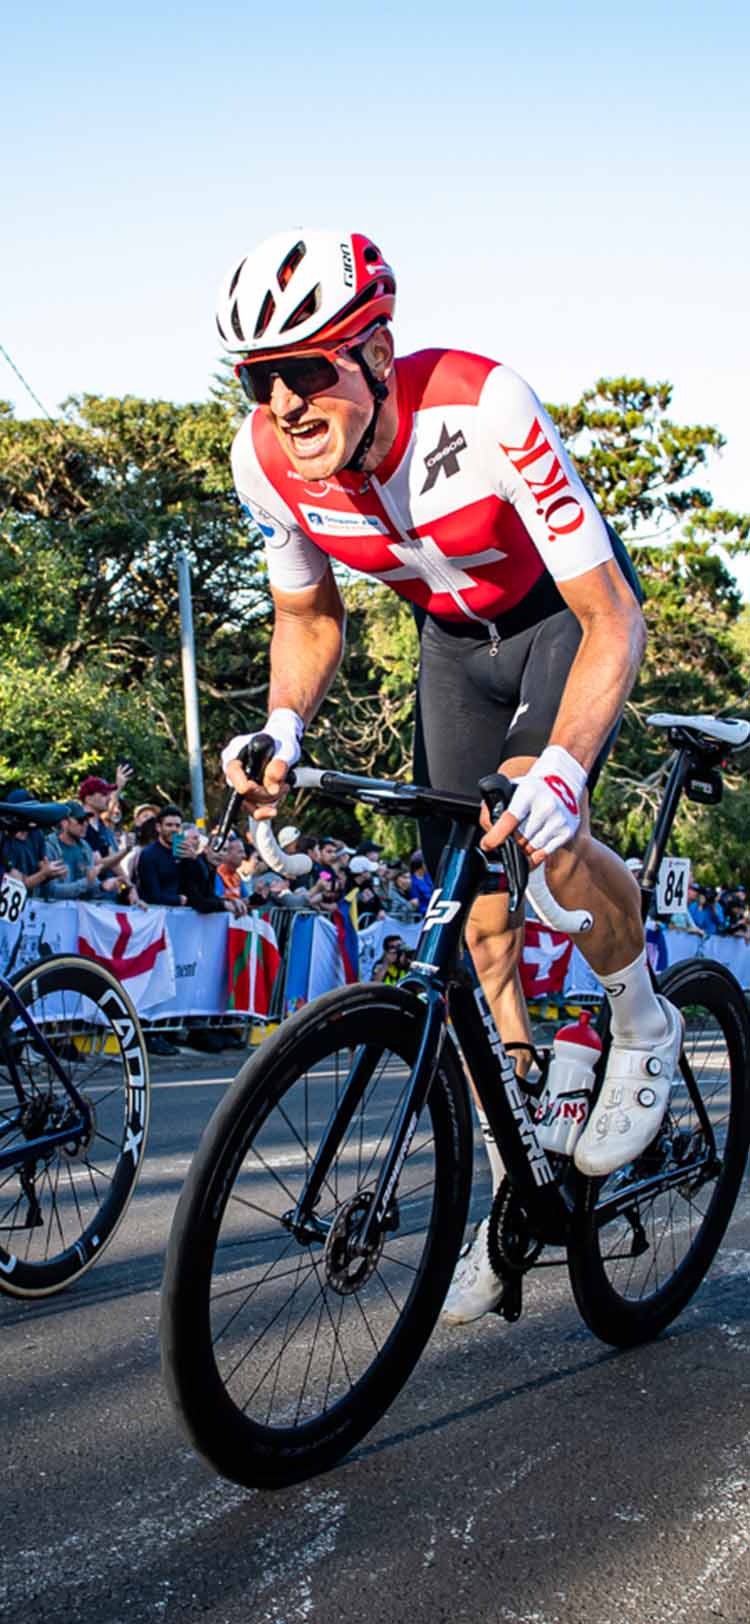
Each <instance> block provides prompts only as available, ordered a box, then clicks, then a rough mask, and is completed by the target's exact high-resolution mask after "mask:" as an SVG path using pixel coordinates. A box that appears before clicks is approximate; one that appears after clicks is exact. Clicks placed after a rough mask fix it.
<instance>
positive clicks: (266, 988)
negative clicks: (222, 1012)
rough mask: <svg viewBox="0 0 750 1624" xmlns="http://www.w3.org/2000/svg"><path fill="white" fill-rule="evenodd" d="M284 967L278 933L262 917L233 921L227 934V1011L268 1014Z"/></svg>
mask: <svg viewBox="0 0 750 1624" xmlns="http://www.w3.org/2000/svg"><path fill="white" fill-rule="evenodd" d="M280 964H281V954H280V952H279V947H278V942H277V940H276V932H275V931H274V929H273V926H272V924H271V922H270V920H268V919H266V918H265V917H264V915H263V914H257V913H254V914H248V915H246V916H245V917H243V918H240V919H230V921H229V929H228V931H227V973H228V978H229V979H228V1000H227V1008H228V1009H231V1010H237V1012H238V1013H239V1014H242V1015H267V1014H268V1009H269V1005H270V1002H271V991H272V989H273V984H274V981H275V980H276V975H277V972H278V969H279V965H280Z"/></svg>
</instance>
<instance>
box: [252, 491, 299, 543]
mask: <svg viewBox="0 0 750 1624" xmlns="http://www.w3.org/2000/svg"><path fill="white" fill-rule="evenodd" d="M241 506H242V511H243V513H246V514H247V516H248V519H252V521H253V524H254V525H256V526H257V528H258V530H259V531H260V533H261V535H262V537H263V539H264V541H265V543H266V546H267V547H286V544H287V542H288V541H289V538H290V534H291V532H290V530H289V529H288V527H287V525H285V524H280V523H279V521H278V519H275V518H274V516H273V514H272V513H268V512H267V511H266V509H265V508H264V507H260V505H259V504H258V503H257V502H253V504H252V507H251V506H250V503H249V502H244V501H243V502H242V504H241Z"/></svg>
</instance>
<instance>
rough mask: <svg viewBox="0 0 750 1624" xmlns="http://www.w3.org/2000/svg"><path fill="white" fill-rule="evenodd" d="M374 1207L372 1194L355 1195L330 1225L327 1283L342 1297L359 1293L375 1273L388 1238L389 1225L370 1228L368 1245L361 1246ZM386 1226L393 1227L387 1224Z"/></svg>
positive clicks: (327, 1251) (327, 1246)
mask: <svg viewBox="0 0 750 1624" xmlns="http://www.w3.org/2000/svg"><path fill="white" fill-rule="evenodd" d="M371 1205H372V1194H371V1193H369V1192H368V1193H367V1194H361V1195H355V1196H352V1198H351V1200H350V1201H345V1202H344V1205H343V1206H342V1207H340V1209H339V1211H338V1212H337V1214H336V1217H335V1219H334V1221H333V1224H332V1225H331V1228H330V1231H329V1234H328V1239H327V1241H326V1249H325V1267H326V1276H327V1279H328V1283H329V1285H330V1286H332V1287H333V1289H334V1291H337V1292H338V1293H339V1296H341V1297H350V1296H351V1295H352V1293H353V1292H355V1291H359V1290H360V1287H361V1286H363V1285H364V1284H365V1282H366V1281H367V1280H369V1279H370V1276H371V1275H372V1274H374V1272H375V1270H376V1268H377V1266H378V1263H379V1262H380V1256H381V1253H382V1251H383V1245H384V1242H385V1236H386V1226H382V1227H381V1226H380V1225H377V1224H374V1225H372V1227H371V1229H370V1235H369V1239H368V1241H367V1245H366V1246H365V1247H363V1246H362V1245H361V1244H360V1236H361V1234H362V1230H363V1228H364V1224H365V1219H366V1218H367V1214H368V1212H369V1210H370V1207H371ZM387 1227H389V1228H390V1227H392V1226H390V1225H388V1226H387Z"/></svg>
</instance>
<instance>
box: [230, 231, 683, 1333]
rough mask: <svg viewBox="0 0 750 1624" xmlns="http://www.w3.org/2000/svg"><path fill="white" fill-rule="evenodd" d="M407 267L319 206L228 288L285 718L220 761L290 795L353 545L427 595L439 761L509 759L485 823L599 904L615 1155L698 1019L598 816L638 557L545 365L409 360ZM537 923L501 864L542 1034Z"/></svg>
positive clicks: (579, 1159) (424, 741)
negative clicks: (397, 333) (661, 955)
mask: <svg viewBox="0 0 750 1624" xmlns="http://www.w3.org/2000/svg"><path fill="white" fill-rule="evenodd" d="M395 292H396V285H395V278H394V274H393V271H392V270H391V268H390V266H389V265H388V263H387V262H386V261H385V259H384V258H383V256H382V254H381V253H380V250H379V249H378V248H377V246H376V245H375V243H374V242H372V241H371V240H370V239H369V238H367V237H365V236H362V235H359V234H357V233H351V232H346V231H345V232H341V233H338V232H331V231H317V230H315V231H303V230H300V231H290V232H286V233H281V234H279V235H277V236H274V237H271V238H270V239H268V240H267V241H265V242H264V243H262V244H261V246H260V247H259V248H257V249H255V251H254V252H252V253H250V254H248V255H247V256H246V257H245V258H244V259H243V260H241V261H240V262H239V263H238V264H236V265H235V266H234V267H233V268H232V271H231V273H230V275H229V276H228V277H227V280H226V282H225V284H224V286H223V288H222V292H221V295H220V305H219V311H218V317H217V320H218V327H219V333H220V336H221V338H222V341H223V343H224V345H225V346H226V348H227V350H228V351H229V352H230V353H231V354H232V355H233V356H234V357H235V361H236V367H235V370H236V373H237V376H238V378H239V380H240V383H241V385H242V387H243V389H244V392H245V394H246V396H247V397H248V398H249V400H250V401H251V402H252V404H253V408H254V409H253V410H252V412H251V413H250V414H249V415H248V417H247V418H246V420H245V421H244V422H243V424H242V426H241V428H240V430H239V433H238V434H237V437H236V439H235V442H234V446H233V451H232V462H233V471H234V478H235V483H236V486H237V490H238V493H239V496H240V500H241V502H242V504H243V506H244V507H245V509H246V510H247V512H248V513H249V514H250V516H251V517H252V518H253V520H254V521H255V523H256V524H257V525H258V527H259V528H260V530H261V531H262V533H263V535H264V537H265V541H266V554H267V560H268V571H269V579H270V584H271V590H272V594H273V599H274V605H275V625H274V632H273V639H272V643H271V678H270V699H269V716H268V720H267V722H266V724H265V727H264V729H263V731H264V732H268V733H270V734H271V735H272V736H273V738H274V740H275V742H276V753H275V756H274V759H273V760H272V762H271V763H270V765H269V766H268V767H267V769H266V771H265V774H264V779H263V784H262V785H258V784H254V783H252V782H251V781H250V780H249V779H248V778H247V777H246V775H245V773H244V772H243V770H242V767H241V765H240V763H239V761H238V760H237V757H238V755H239V752H240V750H241V749H242V748H243V746H244V745H245V744H246V743H247V742H248V739H249V738H250V737H252V735H243V736H240V737H237V738H234V739H232V740H231V742H230V743H229V745H228V746H227V747H226V749H225V751H224V752H223V756H222V762H223V766H224V771H225V774H226V777H227V781H228V782H229V783H230V784H232V785H233V786H234V787H235V788H236V789H238V790H239V791H241V792H242V793H243V794H244V795H245V797H246V799H247V801H248V803H249V805H250V806H251V807H252V810H253V812H254V814H255V815H256V816H273V815H274V813H275V812H276V810H277V808H278V805H279V800H280V797H281V796H282V794H283V785H284V779H285V777H286V774H287V771H288V769H289V767H290V765H292V764H293V763H294V762H295V761H296V760H298V758H299V754H300V744H301V740H302V735H303V732H304V729H305V727H306V726H307V725H308V724H309V722H310V720H311V719H312V717H313V716H314V715H315V713H316V711H317V710H318V708H319V706H320V704H321V703H322V701H323V698H324V696H325V694H326V692H327V690H328V688H329V686H330V684H331V683H332V681H333V679H334V676H335V673H336V670H337V668H338V665H339V662H340V659H341V655H342V650H343V639H344V609H343V604H342V601H341V597H340V594H339V591H338V587H337V585H336V582H335V579H334V575H333V571H332V567H331V561H332V559H334V560H338V561H340V562H341V563H343V564H345V565H347V566H348V567H349V568H351V569H356V570H362V571H364V572H365V573H367V574H369V575H371V576H374V577H375V578H376V579H378V580H381V581H385V582H387V583H388V584H389V585H390V586H392V587H393V588H394V590H395V591H396V592H398V593H400V594H401V595H402V596H403V597H405V598H407V599H409V600H410V601H411V603H412V604H413V605H414V608H415V612H416V615H417V619H418V623H419V624H420V627H421V659H420V671H419V678H418V684H417V710H416V730H415V732H416V739H415V776H416V778H417V780H418V781H421V782H427V783H432V784H433V785H435V786H436V787H440V788H441V789H448V790H450V789H454V790H458V791H464V792H466V791H469V792H470V791H471V790H472V789H473V788H474V787H475V786H476V783H477V780H478V779H479V778H480V777H482V775H483V774H485V773H488V772H493V771H495V770H496V769H497V767H498V766H500V767H501V768H502V771H503V772H504V773H506V774H507V775H508V776H509V777H510V778H511V779H513V780H514V781H515V785H516V788H515V793H514V796H513V800H512V801H511V804H510V807H509V808H508V810H507V811H506V812H505V813H504V815H503V816H502V817H501V818H500V820H499V822H498V823H497V824H496V825H495V826H494V827H492V828H489V827H488V828H487V833H486V834H485V836H484V838H483V841H482V845H483V849H484V850H485V852H487V853H491V852H492V851H494V850H495V848H496V847H497V846H498V845H499V844H500V843H501V842H502V841H503V840H505V839H506V838H507V837H508V836H509V835H510V834H511V833H513V834H514V835H515V838H516V840H517V841H518V843H519V845H520V846H521V847H522V848H523V849H524V850H525V852H526V853H527V855H528V857H529V859H530V861H531V862H532V863H533V864H536V863H539V862H542V861H544V860H547V876H548V880H549V882H550V885H551V888H552V890H553V892H554V893H555V895H556V896H557V897H558V899H559V900H560V902H561V903H562V904H563V905H564V906H565V907H566V908H577V907H581V906H586V907H587V908H589V909H590V910H591V912H592V913H593V915H594V926H593V928H592V930H591V931H590V932H589V933H588V934H587V935H586V936H583V937H582V938H581V939H580V944H579V945H580V947H581V950H582V952H583V953H584V955H585V957H586V959H587V960H588V962H589V963H590V965H591V967H592V969H593V970H594V971H595V973H596V974H597V976H598V977H599V979H600V981H601V982H602V983H603V985H604V987H605V989H606V991H607V994H608V997H609V999H610V1003H611V1008H612V1032H613V1042H612V1048H611V1051H610V1055H609V1061H608V1066H607V1074H606V1078H605V1081H604V1086H603V1088H602V1091H601V1094H600V1098H599V1101H598V1103H597V1105H596V1107H595V1108H594V1110H593V1112H592V1114H591V1117H590V1119H589V1122H588V1124H587V1126H586V1128H585V1130H584V1132H583V1134H582V1135H581V1137H580V1139H579V1141H578V1144H577V1147H576V1152H575V1160H576V1164H577V1166H578V1167H579V1169H580V1170H581V1171H582V1172H584V1173H586V1174H588V1175H589V1176H594V1175H599V1174H605V1173H608V1172H611V1171H613V1170H614V1169H615V1168H618V1167H620V1166H623V1165H625V1164H626V1163H628V1162H631V1161H633V1160H634V1159H635V1158H636V1157H637V1156H639V1155H640V1154H641V1153H642V1151H643V1150H644V1149H645V1148H646V1146H647V1145H648V1144H649V1143H650V1141H651V1139H652V1138H653V1136H654V1133H655V1132H656V1130H657V1129H658V1127H659V1124H660V1122H661V1120H662V1117H663V1115H664V1112H665V1110H666V1105H667V1101H668V1097H669V1089H670V1083H671V1080H672V1076H673V1073H674V1069H675V1066H676V1062H677V1058H678V1054H679V1048H680V1041H681V1025H680V1018H679V1016H678V1014H677V1011H676V1010H674V1009H673V1007H672V1006H671V1005H670V1004H668V1003H667V1002H666V1000H664V999H663V998H661V997H658V996H657V995H656V994H655V993H654V991H653V989H652V986H651V982H650V979H649V974H648V970H647V965H646V956H645V950H644V936H643V928H642V924H641V918H640V906H639V891H638V887H637V885H636V882H635V880H634V879H633V876H632V875H631V874H630V873H629V872H628V870H627V868H626V866H625V864H624V863H623V862H621V860H620V859H619V858H618V857H617V856H615V854H614V853H613V852H611V851H609V850H608V849H607V848H605V847H604V846H602V845H601V844H600V843H599V842H597V841H595V840H594V839H593V838H592V835H591V833H590V829H589V817H588V799H589V795H590V792H591V790H592V789H593V786H594V784H595V782H596V779H597V776H598V774H599V772H600V770H601V767H602V764H603V762H604V760H605V759H606V755H607V752H608V750H609V748H610V747H611V744H612V742H613V739H614V736H615V734H616V731H617V728H618V726H619V721H620V717H621V714H622V709H623V706H624V703H625V700H626V697H627V695H628V693H629V691H630V689H631V686H632V684H633V682H634V680H635V676H636V673H637V671H638V667H639V664H640V661H641V658H642V654H643V649H644V642H645V630H644V622H643V618H642V615H641V610H640V606H639V602H638V597H637V583H636V581H635V577H634V574H633V572H632V567H631V566H630V565H629V560H628V558H627V554H626V553H625V550H624V548H623V547H622V543H621V542H620V541H619V538H618V537H617V536H616V535H615V533H614V532H613V531H612V530H610V529H609V527H608V526H607V525H605V523H604V522H603V520H602V518H601V517H600V515H599V513H598V512H597V509H596V507H595V504H594V502H593V500H592V497H591V495H590V493H589V492H588V490H587V489H586V487H585V486H584V485H583V483H582V481H581V479H580V477H579V475H578V474H577V472H576V470H575V468H574V466H573V464H572V462H571V461H570V459H569V457H568V455H567V453H566V451H565V450H564V448H563V446H562V444H561V442H560V440H559V438H558V435H557V433H556V430H555V428H554V425H553V423H552V422H551V420H550V418H549V417H548V415H547V413H546V412H545V411H544V409H543V407H542V406H541V404H540V402H539V400H538V399H537V397H536V396H535V395H534V394H533V392H532V390H531V389H530V388H529V386H528V385H527V384H526V383H525V382H524V381H523V379H522V378H520V377H519V376H518V375H517V374H516V373H514V372H513V371H511V369H510V368H509V367H506V366H503V365H501V364H499V363H497V362H495V361H494V360H491V359H488V358H486V357H484V356H479V355H473V354H467V353H463V352H460V351H453V350H441V349H431V350H426V351H421V352H419V353H417V354H415V355H410V356H406V357H404V358H403V359H399V360H396V359H395V357H394V344H393V338H392V336H391V330H390V323H391V320H392V317H393V313H394V306H395ZM444 838H445V830H444V829H441V827H440V825H439V824H437V823H432V824H431V825H425V827H424V829H423V831H422V846H423V850H424V855H425V859H426V862H427V866H428V868H429V870H430V872H431V873H433V874H434V873H435V872H436V871H437V865H438V861H439V856H440V848H441V845H442V842H443V840H444ZM521 924H522V920H521V919H519V918H514V919H511V918H509V916H508V907H507V900H506V898H505V897H504V896H503V895H502V894H498V893H497V890H495V893H494V894H488V895H482V896H480V897H479V898H478V899H477V902H476V905H475V907H474V909H473V912H472V916H471V920H470V922H469V927H468V931H467V940H468V943H469V947H470V949H471V952H472V956H473V959H474V962H475V964H476V967H477V970H478V972H479V974H480V977H481V979H482V982H483V985H484V987H485V991H486V993H487V996H488V997H489V999H490V1002H491V1005H492V1008H493V1013H494V1015H495V1018H496V1020H497V1024H498V1026H499V1028H500V1031H501V1033H502V1036H503V1039H504V1040H505V1042H506V1043H508V1042H523V1041H528V1036H529V1028H528V1017H527V1015H526V1010H525V1005H524V1002H523V998H522V995H521V991H520V984H519V981H518V976H517V964H518V957H519V952H520V946H521V934H522V933H521V930H520V928H519V927H520V926H521ZM482 1126H483V1128H486V1123H483V1124H482ZM488 1151H489V1154H490V1161H491V1166H492V1170H493V1179H494V1181H495V1183H497V1181H498V1179H499V1177H500V1176H501V1172H502V1167H501V1163H500V1160H499V1156H498V1153H497V1149H496V1147H494V1146H493V1145H492V1144H489V1145H488ZM487 1228H488V1225H487V1220H486V1219H485V1221H484V1223H483V1224H482V1225H480V1227H479V1230H478V1231H477V1235H476V1237H475V1240H474V1243H473V1245H472V1246H471V1247H470V1248H469V1249H468V1250H467V1252H466V1254H465V1256H464V1257H463V1259H462V1260H461V1261H460V1262H459V1266H458V1270H457V1273H456V1276H455V1277H454V1281H453V1285H452V1287H451V1292H450V1294H449V1297H448V1300H447V1303H446V1309H445V1317H446V1318H447V1319H448V1321H449V1322H451V1323H459V1322H462V1321H465V1320H470V1319H474V1318H477V1317H478V1316H479V1315H480V1314H482V1313H485V1312H486V1311H488V1310H489V1309H491V1308H493V1307H495V1306H496V1305H497V1303H498V1302H499V1298H500V1295H501V1292H502V1286H501V1284H500V1282H499V1281H498V1280H497V1278H496V1276H495V1275H494V1273H493V1271H492V1269H491V1266H490V1262H489V1256H488V1251H487Z"/></svg>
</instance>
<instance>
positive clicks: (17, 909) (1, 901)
mask: <svg viewBox="0 0 750 1624" xmlns="http://www.w3.org/2000/svg"><path fill="white" fill-rule="evenodd" d="M26 897H27V891H26V886H25V885H24V884H23V882H22V881H21V880H14V879H13V878H12V877H11V875H10V874H4V875H3V877H2V880H0V920H4V921H5V923H6V924H8V925H15V922H16V920H17V919H20V917H21V914H22V912H23V910H24V907H25V906H26Z"/></svg>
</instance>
